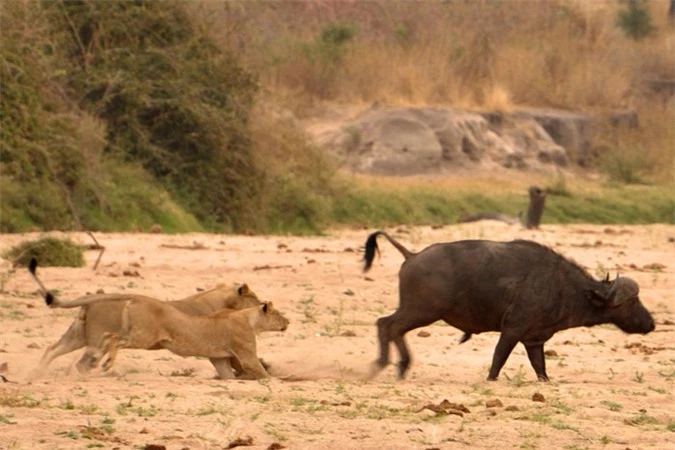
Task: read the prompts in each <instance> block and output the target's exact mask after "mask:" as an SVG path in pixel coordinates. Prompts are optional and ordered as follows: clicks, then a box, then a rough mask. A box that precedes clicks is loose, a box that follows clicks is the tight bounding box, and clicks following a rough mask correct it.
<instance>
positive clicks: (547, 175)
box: [0, 0, 675, 234]
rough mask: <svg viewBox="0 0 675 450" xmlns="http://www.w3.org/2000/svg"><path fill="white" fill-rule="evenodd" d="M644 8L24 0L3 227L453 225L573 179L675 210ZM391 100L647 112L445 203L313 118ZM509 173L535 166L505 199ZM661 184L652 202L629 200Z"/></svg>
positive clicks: (6, 96) (13, 71) (658, 54)
mask: <svg viewBox="0 0 675 450" xmlns="http://www.w3.org/2000/svg"><path fill="white" fill-rule="evenodd" d="M634 8H635V9H633V10H631V9H630V7H629V6H626V5H624V4H621V3H617V2H613V1H612V2H610V1H607V2H583V1H573V2H568V1H565V2H563V1H560V2H558V1H551V2H485V1H477V2H463V1H452V2H428V3H425V2H423V3H412V2H395V3H391V2H339V1H321V2H318V1H317V2H229V1H223V2H177V1H169V2H153V1H138V2H97V1H92V0H89V1H86V0H85V1H82V2H76V3H75V2H64V1H45V2H40V1H33V0H29V1H18V0H15V1H10V2H4V3H3V5H2V14H1V16H0V20H1V21H2V23H1V24H0V25H1V27H0V28H1V30H2V42H3V45H2V48H1V49H0V60H1V63H2V64H1V66H0V67H1V70H2V72H1V73H0V75H1V78H2V96H1V100H2V108H1V110H0V112H1V116H0V121H1V125H2V130H3V131H2V133H3V134H2V140H1V142H0V143H1V145H2V146H1V147H0V174H1V175H2V176H1V177H0V193H1V194H2V195H1V196H0V231H3V232H19V231H26V230H33V229H38V230H53V229H61V230H80V229H87V230H103V231H116V230H117V231H124V230H149V229H150V228H151V227H153V226H154V227H155V228H161V229H162V230H164V231H167V232H178V231H225V232H254V233H258V232H268V233H270V232H271V233H288V232H290V233H301V234H306V233H311V234H314V233H320V232H321V230H323V229H325V228H326V227H327V226H330V225H336V224H350V225H361V224H364V223H368V224H373V225H377V224H382V223H385V224H387V223H400V222H408V221H412V222H413V223H450V222H453V221H456V220H457V218H458V217H459V216H460V215H461V214H462V212H466V211H468V210H476V209H480V208H481V207H484V206H486V205H487V206H490V205H493V207H494V205H496V206H497V207H499V208H500V209H502V210H507V211H504V212H509V211H508V210H513V209H515V208H519V207H520V206H519V205H520V204H521V203H522V201H523V193H524V192H525V190H526V189H527V186H528V185H529V184H531V183H540V184H543V185H544V187H547V186H548V187H550V188H551V189H550V191H551V192H553V191H556V189H557V190H558V191H560V188H561V184H562V185H564V186H562V188H563V189H562V191H564V192H566V193H567V195H569V196H571V197H572V198H575V199H580V200H581V201H582V203H583V198H586V197H587V195H588V194H587V193H588V192H589V190H591V191H593V195H594V196H600V197H602V198H604V199H605V200H606V202H605V203H607V204H609V206H608V208H609V209H610V210H619V211H620V213H619V214H617V215H612V219H611V220H615V221H619V222H635V221H638V222H645V221H654V220H655V221H667V222H672V221H675V200H674V199H673V198H672V195H670V194H671V192H672V183H673V178H674V174H675V145H674V143H675V131H674V129H673V127H672V123H673V120H675V113H674V111H675V107H674V106H673V105H674V101H673V92H672V90H671V88H670V86H671V84H669V83H672V80H675V52H673V51H672V46H673V40H674V39H675V28H674V27H673V25H672V24H671V23H669V22H668V18H667V9H668V2H667V1H666V0H651V1H648V2H638V3H636V6H635V7H634ZM371 105H379V106H381V107H384V108H409V107H416V108H417V107H425V108H428V107H431V108H443V109H446V108H453V109H459V110H462V111H470V112H476V111H478V112H480V113H481V114H507V115H508V114H512V113H514V112H516V111H519V110H521V109H522V108H547V109H556V110H565V111H574V112H575V113H579V114H583V115H588V116H592V117H606V116H608V115H611V114H614V113H615V112H617V111H627V112H628V113H629V114H630V117H636V118H637V122H636V123H635V124H636V126H624V127H618V128H617V127H615V126H612V125H611V123H609V122H602V123H600V124H599V125H598V126H597V127H596V128H595V129H594V133H593V138H592V140H590V141H589V142H588V154H589V155H590V158H588V159H585V160H584V163H583V165H582V167H581V166H579V164H578V162H577V161H574V158H571V160H572V163H571V164H570V165H568V166H566V167H565V168H564V171H562V172H560V171H556V170H549V171H544V172H541V171H534V172H533V171H532V170H527V169H532V168H533V164H530V165H529V166H530V167H523V166H522V165H521V164H519V163H516V164H512V166H513V171H512V173H513V175H510V176H509V175H503V174H502V175H497V174H493V173H492V169H489V170H483V171H482V173H480V174H478V173H474V175H475V176H476V177H478V178H480V179H484V180H486V181H485V183H486V186H484V187H483V188H479V189H478V191H473V192H468V191H467V192H465V193H462V194H456V193H455V191H447V192H445V191H444V192H437V196H436V197H434V196H429V195H427V194H426V193H425V192H427V188H426V187H425V185H426V184H427V182H426V181H421V182H418V181H416V180H411V179H406V180H405V181H404V182H403V184H404V185H408V186H409V189H408V190H407V191H406V192H396V193H395V195H394V196H391V195H387V191H388V189H387V188H385V189H384V190H379V189H373V188H372V184H371V182H370V181H364V180H363V179H361V178H360V177H354V176H352V175H350V174H348V173H345V171H343V170H341V163H342V162H343V161H342V160H340V159H338V160H336V159H335V158H333V157H332V155H331V152H329V151H326V149H325V148H321V146H320V144H321V142H320V141H318V140H314V139H312V134H311V129H310V128H309V127H308V126H306V125H307V124H308V123H310V122H312V121H314V123H316V120H320V118H321V116H322V115H323V114H325V111H331V110H336V109H337V110H340V109H344V108H345V107H346V108H350V109H355V110H358V111H364V110H367V109H368V108H370V106H371ZM353 119H354V117H341V118H340V120H342V121H343V122H342V123H341V124H339V125H340V126H343V127H349V126H350V124H351V120H353ZM352 137H353V138H357V137H358V136H356V135H353V136H352ZM516 150H518V149H516ZM553 158H554V159H555V156H553ZM464 175H466V174H464ZM494 176H499V177H505V178H507V179H508V178H511V179H513V178H514V177H515V178H517V179H518V180H519V181H518V182H517V183H516V182H511V183H509V187H508V188H507V189H506V190H501V192H495V191H494V190H490V189H489V188H488V186H489V185H492V184H494V180H493V178H494ZM376 183H380V182H379V181H376ZM384 183H387V182H386V181H384ZM391 183H393V184H395V185H400V184H401V181H392V182H391ZM432 183H433V182H432ZM627 184H631V185H635V184H637V185H639V186H638V189H634V188H633V187H631V186H628V187H626V185H627ZM369 186H371V187H369ZM466 186H467V185H466V184H465V187H466ZM556 186H557V188H556ZM645 189H646V190H647V191H648V193H645ZM636 192H637V193H636ZM477 193H478V198H477V197H476V194H477ZM645 196H647V197H649V198H651V199H653V202H650V203H649V204H648V208H652V209H651V210H649V211H647V212H646V214H635V212H634V211H627V212H626V209H625V208H623V207H621V206H620V205H617V204H616V203H613V200H612V199H615V198H621V199H622V200H628V201H629V202H633V203H639V202H640V199H641V198H644V197H645ZM420 198H421V199H422V200H421V201H420ZM439 199H440V200H439ZM624 212H625V213H624ZM555 217H556V218H555V219H554V220H556V221H562V222H570V221H587V222H588V221H590V222H593V221H596V220H599V219H598V217H607V214H605V213H604V212H603V211H600V212H598V211H590V212H588V213H587V214H586V213H584V214H582V215H581V216H580V215H578V214H566V213H561V214H560V215H559V216H558V215H556V216H555ZM605 220H606V219H605Z"/></svg>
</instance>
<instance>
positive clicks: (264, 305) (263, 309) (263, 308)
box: [260, 303, 268, 314]
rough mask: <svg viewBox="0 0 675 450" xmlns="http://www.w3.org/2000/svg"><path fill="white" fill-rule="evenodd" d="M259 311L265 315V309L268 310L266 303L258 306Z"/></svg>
mask: <svg viewBox="0 0 675 450" xmlns="http://www.w3.org/2000/svg"><path fill="white" fill-rule="evenodd" d="M260 309H262V312H264V313H265V314H267V309H268V306H267V303H263V304H262V305H260Z"/></svg>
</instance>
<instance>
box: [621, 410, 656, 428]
mask: <svg viewBox="0 0 675 450" xmlns="http://www.w3.org/2000/svg"><path fill="white" fill-rule="evenodd" d="M624 423H625V424H626V425H635V426H642V425H655V424H658V423H659V421H658V419H656V418H655V417H652V416H650V415H648V414H647V413H646V412H640V413H638V414H636V415H634V416H633V417H631V418H629V419H625V420H624Z"/></svg>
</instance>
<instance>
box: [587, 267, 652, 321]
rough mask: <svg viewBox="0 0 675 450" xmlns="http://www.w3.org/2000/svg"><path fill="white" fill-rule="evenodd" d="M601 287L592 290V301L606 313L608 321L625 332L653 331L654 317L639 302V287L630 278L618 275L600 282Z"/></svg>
mask: <svg viewBox="0 0 675 450" xmlns="http://www.w3.org/2000/svg"><path fill="white" fill-rule="evenodd" d="M602 286H603V289H602V290H601V291H595V292H594V300H593V302H594V303H595V304H596V305H597V306H599V307H601V308H602V309H603V310H604V311H605V313H606V314H607V315H608V318H609V320H610V322H612V323H613V324H615V325H616V326H617V327H619V328H620V329H621V330H622V331H624V332H626V333H642V334H645V333H649V332H650V331H654V318H653V317H652V315H651V314H650V313H649V311H647V308H645V307H644V305H643V304H642V302H640V297H639V296H638V294H639V293H640V287H639V286H638V284H637V283H636V282H635V280H632V279H631V278H627V277H619V275H618V274H617V275H616V278H615V279H614V280H613V281H609V276H608V278H607V279H605V281H604V282H603V283H602Z"/></svg>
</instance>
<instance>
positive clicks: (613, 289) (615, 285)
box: [606, 272, 619, 303]
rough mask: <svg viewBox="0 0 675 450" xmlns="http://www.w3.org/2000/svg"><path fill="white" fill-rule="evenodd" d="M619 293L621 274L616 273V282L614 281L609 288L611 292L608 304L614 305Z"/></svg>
mask: <svg viewBox="0 0 675 450" xmlns="http://www.w3.org/2000/svg"><path fill="white" fill-rule="evenodd" d="M607 280H609V274H607ZM618 291H619V272H617V273H616V278H614V281H612V286H611V287H610V288H609V292H608V293H607V297H606V299H607V303H614V298H615V297H616V293H617V292H618Z"/></svg>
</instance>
